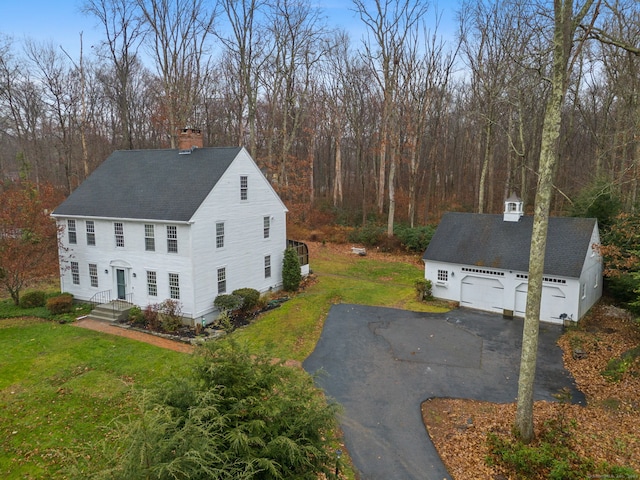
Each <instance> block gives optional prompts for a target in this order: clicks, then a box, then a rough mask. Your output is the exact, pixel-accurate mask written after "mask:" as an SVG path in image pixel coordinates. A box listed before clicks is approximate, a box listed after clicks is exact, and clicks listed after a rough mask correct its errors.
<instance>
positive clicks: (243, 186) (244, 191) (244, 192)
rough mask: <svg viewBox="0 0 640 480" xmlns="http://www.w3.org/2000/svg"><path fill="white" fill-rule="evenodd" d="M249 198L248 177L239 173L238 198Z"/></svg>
mask: <svg viewBox="0 0 640 480" xmlns="http://www.w3.org/2000/svg"><path fill="white" fill-rule="evenodd" d="M248 199H249V177H247V176H246V175H240V200H248Z"/></svg>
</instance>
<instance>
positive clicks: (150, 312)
mask: <svg viewBox="0 0 640 480" xmlns="http://www.w3.org/2000/svg"><path fill="white" fill-rule="evenodd" d="M143 316H144V323H145V325H146V326H147V328H149V329H151V330H159V329H160V320H159V319H158V306H157V305H147V306H146V308H145V309H144V313H143Z"/></svg>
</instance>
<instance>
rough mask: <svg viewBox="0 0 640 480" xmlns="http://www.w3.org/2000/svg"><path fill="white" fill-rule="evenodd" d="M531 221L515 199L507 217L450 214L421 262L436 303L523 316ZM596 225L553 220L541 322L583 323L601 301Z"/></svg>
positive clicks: (509, 203)
mask: <svg viewBox="0 0 640 480" xmlns="http://www.w3.org/2000/svg"><path fill="white" fill-rule="evenodd" d="M532 227H533V217H529V216H524V215H523V211H522V202H521V201H520V200H519V199H518V198H517V197H515V196H511V197H510V198H509V199H508V200H507V201H506V202H505V211H504V214H503V215H490V214H473V213H447V214H445V215H444V216H443V217H442V221H441V222H440V225H439V226H438V229H437V230H436V233H435V235H434V236H433V239H432V240H431V243H430V244H429V247H428V248H427V250H426V251H425V253H424V255H423V257H422V259H423V261H424V263H425V278H426V279H427V280H430V281H431V282H432V285H433V295H434V296H435V297H436V298H440V299H443V300H450V301H455V302H459V303H460V306H462V307H466V308H474V309H477V310H483V311H487V312H494V313H501V314H503V315H505V316H515V317H524V313H525V307H526V302H527V290H528V270H529V250H530V247H531V230H532ZM599 243H600V235H599V232H598V223H597V221H596V220H595V219H592V218H573V217H552V218H550V219H549V229H548V233H547V250H546V255H545V268H544V277H543V289H542V304H541V306H540V320H542V321H545V322H551V323H563V321H565V320H569V321H577V320H579V319H580V318H582V316H584V314H585V313H587V311H588V310H589V309H590V308H591V307H592V306H593V305H594V304H595V303H596V302H597V301H598V299H599V298H600V297H601V296H602V258H601V256H600V254H599V253H598V249H597V245H598V244H599Z"/></svg>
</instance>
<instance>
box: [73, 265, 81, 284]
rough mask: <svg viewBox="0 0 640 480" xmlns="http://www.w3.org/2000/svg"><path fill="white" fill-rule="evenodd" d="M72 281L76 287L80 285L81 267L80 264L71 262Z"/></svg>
mask: <svg viewBox="0 0 640 480" xmlns="http://www.w3.org/2000/svg"><path fill="white" fill-rule="evenodd" d="M71 280H72V281H73V284H74V285H80V265H78V262H71Z"/></svg>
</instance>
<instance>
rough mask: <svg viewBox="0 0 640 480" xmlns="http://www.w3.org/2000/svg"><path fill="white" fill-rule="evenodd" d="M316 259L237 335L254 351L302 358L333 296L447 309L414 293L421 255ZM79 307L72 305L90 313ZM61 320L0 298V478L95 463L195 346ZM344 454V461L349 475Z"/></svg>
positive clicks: (84, 468)
mask: <svg viewBox="0 0 640 480" xmlns="http://www.w3.org/2000/svg"><path fill="white" fill-rule="evenodd" d="M312 268H313V270H314V273H315V274H316V275H317V280H316V281H315V282H313V283H312V284H311V285H310V286H308V288H307V289H305V291H304V292H302V293H300V294H299V295H297V296H295V297H294V298H292V299H291V300H290V301H288V302H286V303H284V304H283V305H282V306H281V307H280V308H278V309H275V310H272V311H271V312H269V313H268V314H266V315H264V316H263V317H261V318H260V319H258V320H257V321H255V322H254V323H252V324H251V325H249V326H247V327H245V328H242V329H240V330H237V331H236V332H234V333H233V337H234V338H236V339H238V340H239V341H241V342H244V343H246V344H247V345H249V347H250V349H252V350H253V351H255V352H259V353H266V354H268V355H270V356H273V357H276V358H281V359H293V360H298V361H302V360H304V359H305V358H306V357H307V356H308V355H309V354H310V353H311V352H312V351H313V349H314V348H315V345H316V343H317V341H318V338H319V337H320V333H321V331H322V327H323V324H324V319H325V318H326V316H327V313H328V312H329V309H330V308H331V305H333V304H336V303H356V304H365V305H377V306H385V307H394V308H405V309H408V310H416V311H434V312H442V311H446V310H447V306H446V305H442V304H437V303H423V302H419V301H417V299H416V293H415V290H414V286H413V285H414V282H415V280H416V279H418V278H421V277H422V275H423V273H422V272H423V270H422V268H421V266H420V264H419V263H418V262H417V261H414V262H402V261H398V260H395V261H394V260H392V259H388V260H381V259H375V258H372V257H358V256H354V255H348V254H347V255H335V252H333V251H331V250H330V249H320V251H319V252H318V253H317V254H316V255H315V256H313V257H312ZM80 308H81V310H79V311H78V312H76V313H78V314H81V313H84V310H82V308H83V307H80ZM35 317H42V318H35ZM43 319H49V321H47V320H43ZM52 319H53V320H55V321H50V320H52ZM60 320H67V318H66V317H62V318H57V317H52V316H51V315H50V314H49V312H48V311H46V309H39V308H36V309H28V310H23V309H20V308H19V307H15V306H13V304H12V303H11V302H10V301H9V300H0V351H1V352H2V356H1V357H0V412H1V413H0V478H29V479H34V478H70V477H69V476H68V475H69V473H68V472H70V471H74V472H80V473H79V474H77V476H78V477H83V476H87V475H83V474H82V472H95V471H96V470H98V469H100V468H101V466H102V465H101V464H100V462H101V460H100V458H101V455H99V454H95V455H91V454H90V452H91V451H92V449H95V448H97V445H99V442H100V441H101V440H102V439H103V438H104V437H105V435H108V432H109V429H108V425H109V423H110V422H112V421H113V420H114V419H116V418H118V417H119V416H121V415H122V414H126V413H127V412H132V411H135V410H136V409H137V405H135V404H134V400H133V399H134V398H135V397H136V396H135V395H134V394H135V392H136V390H138V389H143V388H147V387H151V386H152V385H153V384H154V383H155V382H157V381H161V380H163V379H166V378H167V377H168V376H170V375H172V374H180V372H184V371H186V368H188V361H189V358H190V356H189V355H186V354H180V353H176V352H172V351H168V350H163V349H160V348H157V347H154V346H151V345H147V344H143V343H139V342H135V341H131V340H128V339H125V338H120V337H113V336H109V335H106V334H101V333H97V332H93V331H89V330H84V329H81V328H77V327H74V326H73V325H69V324H61V323H59V321H60ZM88 452H89V453H88ZM345 457H347V456H345ZM345 457H343V460H341V465H342V468H343V469H344V470H341V471H343V472H345V473H346V474H347V478H353V477H354V475H353V473H352V472H350V469H349V467H348V458H345Z"/></svg>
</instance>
